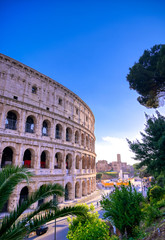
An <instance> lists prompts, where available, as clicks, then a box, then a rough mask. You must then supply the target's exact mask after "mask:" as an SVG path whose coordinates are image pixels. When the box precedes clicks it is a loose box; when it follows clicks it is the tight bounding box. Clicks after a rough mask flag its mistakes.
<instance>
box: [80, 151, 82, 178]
mask: <svg viewBox="0 0 165 240" xmlns="http://www.w3.org/2000/svg"><path fill="white" fill-rule="evenodd" d="M80 173H81V174H82V153H81V154H80Z"/></svg>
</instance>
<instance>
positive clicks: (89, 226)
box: [67, 204, 110, 240]
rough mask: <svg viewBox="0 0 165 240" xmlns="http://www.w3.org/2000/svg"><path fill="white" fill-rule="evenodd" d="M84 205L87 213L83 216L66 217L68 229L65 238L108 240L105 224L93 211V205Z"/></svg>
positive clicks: (70, 239)
mask: <svg viewBox="0 0 165 240" xmlns="http://www.w3.org/2000/svg"><path fill="white" fill-rule="evenodd" d="M83 206H85V208H86V210H87V213H86V216H85V217H82V216H78V217H76V218H72V219H71V218H68V222H69V231H68V235H67V238H68V239H69V240H85V239H86V240H108V239H109V240H110V236H109V230H108V226H107V224H106V223H105V222H104V221H103V220H101V219H99V214H98V212H94V206H93V205H92V204H91V206H90V207H88V206H87V205H86V204H85V205H84V204H83Z"/></svg>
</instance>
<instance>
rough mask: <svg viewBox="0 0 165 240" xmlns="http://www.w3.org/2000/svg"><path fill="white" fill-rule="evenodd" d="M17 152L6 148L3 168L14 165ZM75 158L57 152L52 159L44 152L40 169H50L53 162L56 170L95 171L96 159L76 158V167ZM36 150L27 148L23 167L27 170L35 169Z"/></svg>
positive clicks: (2, 163)
mask: <svg viewBox="0 0 165 240" xmlns="http://www.w3.org/2000/svg"><path fill="white" fill-rule="evenodd" d="M15 153H16V150H15V149H13V147H9V146H8V147H6V148H4V149H3V152H2V159H1V168H3V167H5V166H6V165H11V164H14V155H15ZM53 158H54V159H53ZM73 160H74V159H73V156H72V154H71V153H68V154H67V155H66V157H65V158H64V157H63V154H62V153H61V152H56V153H55V155H54V156H52V157H51V155H50V152H49V151H47V150H44V151H42V152H41V155H40V159H39V161H40V164H39V167H40V168H50V165H51V161H53V163H54V169H64V168H66V169H71V168H74V169H95V159H94V158H93V157H90V156H82V157H81V158H80V156H79V155H76V156H75V161H74V162H75V165H73ZM35 161H37V160H36V157H35V150H34V149H30V148H27V149H26V150H25V151H24V154H23V165H24V166H25V167H27V168H35Z"/></svg>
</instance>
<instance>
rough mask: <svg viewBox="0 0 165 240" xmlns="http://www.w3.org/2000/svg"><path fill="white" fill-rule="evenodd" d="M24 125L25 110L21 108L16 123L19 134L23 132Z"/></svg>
mask: <svg viewBox="0 0 165 240" xmlns="http://www.w3.org/2000/svg"><path fill="white" fill-rule="evenodd" d="M25 125H26V112H25V110H22V111H21V113H19V119H18V123H17V130H18V132H19V134H21V135H24V134H25Z"/></svg>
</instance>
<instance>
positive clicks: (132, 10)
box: [0, 0, 165, 163]
mask: <svg viewBox="0 0 165 240" xmlns="http://www.w3.org/2000/svg"><path fill="white" fill-rule="evenodd" d="M0 9H1V23H0V27H1V28H0V29H1V38H0V52H1V53H3V54H5V55H7V56H10V57H12V58H14V59H16V60H18V61H20V62H22V63H24V64H26V65H28V66H30V67H32V68H34V69H36V70H37V71H39V72H41V73H43V74H45V75H47V76H49V77H51V78H53V79H54V80H56V81H58V82H60V83H61V84H63V85H64V86H66V87H67V88H69V89H70V90H72V91H73V92H75V93H76V94H77V95H79V96H80V97H81V98H82V99H83V100H84V101H85V102H86V103H87V104H88V105H89V107H90V108H91V110H92V111H93V113H94V115H95V120H96V123H95V135H96V154H97V160H99V159H106V160H108V161H113V160H116V155H117V153H120V154H121V158H122V161H127V162H128V163H133V161H132V160H131V157H132V154H131V153H130V151H129V149H128V146H127V143H126V140H125V139H126V138H129V139H135V138H136V137H138V136H139V132H140V131H141V130H143V128H144V123H145V117H144V112H146V113H148V114H152V113H154V111H153V110H148V109H146V108H145V107H143V106H141V105H140V104H139V103H138V102H137V100H136V98H137V96H138V95H137V94H136V92H135V91H133V90H132V91H131V90H130V89H129V85H128V82H127V81H126V76H127V74H128V72H129V67H131V66H132V65H133V64H134V63H135V61H138V59H139V57H140V56H141V55H142V54H143V52H144V50H145V49H150V48H151V47H152V46H153V45H155V44H160V43H165V10H164V9H165V2H164V1H161V0H157V1H152V0H150V1H146V0H143V1H141V0H139V1H120V0H118V1H111V0H95V1H92V0H88V1H86V0H83V1H81V0H80V1H72V0H70V1H63V0H55V1H50V0H47V1H42V0H40V1H38V0H36V1H32V0H24V1H22V0H20V1H19V0H15V1H8V0H1V1H0ZM159 111H160V112H161V113H162V114H164V107H162V108H159Z"/></svg>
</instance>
